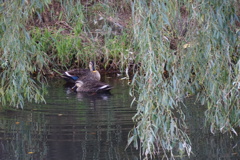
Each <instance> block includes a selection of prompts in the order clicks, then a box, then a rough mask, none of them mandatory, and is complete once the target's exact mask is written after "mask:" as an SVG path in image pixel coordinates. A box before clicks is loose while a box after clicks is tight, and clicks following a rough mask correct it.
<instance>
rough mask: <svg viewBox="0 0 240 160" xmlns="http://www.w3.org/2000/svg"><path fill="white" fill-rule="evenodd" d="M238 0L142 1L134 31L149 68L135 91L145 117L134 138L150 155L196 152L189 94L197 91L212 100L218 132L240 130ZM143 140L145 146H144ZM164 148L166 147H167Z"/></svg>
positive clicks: (210, 116)
mask: <svg viewBox="0 0 240 160" xmlns="http://www.w3.org/2000/svg"><path fill="white" fill-rule="evenodd" d="M237 6H239V3H237V1H234V0H231V1H224V0H220V1H182V2H180V1H179V2H177V1H173V0H170V1H167V0H162V1H156V0H153V1H145V0H139V1H134V3H133V6H132V9H133V13H134V36H135V40H136V42H137V43H138V46H139V48H140V51H139V54H138V56H139V57H140V58H138V59H139V63H141V68H140V70H139V72H138V73H136V74H135V77H134V79H133V82H132V85H133V89H132V92H131V94H133V95H134V94H135V93H137V94H138V97H137V98H136V102H137V114H136V115H135V116H134V120H135V121H136V122H137V125H136V127H134V128H133V130H132V132H131V133H130V135H129V143H131V142H133V143H134V145H135V147H138V146H139V145H140V150H141V152H142V154H143V155H144V156H145V158H147V157H152V156H154V155H156V154H158V153H162V154H163V155H164V156H165V157H167V158H170V157H171V158H174V152H173V150H175V149H177V150H178V151H179V153H180V154H184V153H187V155H189V156H190V153H191V152H192V147H194V146H191V142H190V140H189V137H188V135H187V134H186V129H187V125H186V123H185V115H184V113H183V111H182V107H184V104H183V105H181V103H183V99H184V98H185V97H186V96H187V95H195V94H197V100H198V101H200V102H201V103H202V104H207V110H206V112H205V115H206V123H207V124H209V125H210V130H211V132H212V133H215V132H217V131H221V132H223V133H224V132H227V131H232V133H235V134H237V133H236V131H235V130H234V127H237V126H239V125H240V121H239V110H240V104H239V102H240V101H239V95H240V94H239V92H240V79H239V75H240V73H239V71H240V61H239V26H237V25H236V23H237V21H238V23H239V19H238V18H239V17H238V16H237V14H236V11H237V8H236V7H237ZM138 139H140V144H139V145H138ZM161 151H162V152H161Z"/></svg>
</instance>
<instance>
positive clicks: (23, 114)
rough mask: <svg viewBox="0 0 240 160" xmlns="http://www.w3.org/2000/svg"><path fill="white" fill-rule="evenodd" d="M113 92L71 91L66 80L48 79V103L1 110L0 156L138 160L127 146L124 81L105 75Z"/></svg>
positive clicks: (131, 111) (12, 158)
mask: <svg viewBox="0 0 240 160" xmlns="http://www.w3.org/2000/svg"><path fill="white" fill-rule="evenodd" d="M105 81H107V82H109V83H110V84H111V85H112V86H113V87H114V88H113V89H112V91H111V94H80V93H75V92H72V91H71V89H69V88H67V87H66V86H63V85H64V83H65V82H64V81H54V80H52V81H50V84H49V86H50V87H49V94H48V95H47V96H46V101H47V104H41V105H36V104H28V105H27V106H26V107H25V108H24V110H22V111H18V112H13V111H9V112H7V113H1V114H0V159H1V160H17V159H23V160H27V159H33V160H38V159H39V160H42V159H43V160H45V159H46V160H48V159H51V160H55V159H56V160H79V159H81V160H84V159H87V160H88V159H89V160H91V159H96V160H98V159H99V160H111V159H112V160H117V159H119V160H123V159H138V156H139V153H138V151H136V150H135V149H134V148H132V147H129V148H128V149H127V150H125V147H126V145H127V136H128V132H129V130H131V129H132V128H133V122H132V117H133V115H134V114H135V112H136V110H135V109H134V108H130V104H131V101H132V98H131V97H130V96H129V87H128V85H127V81H126V80H120V79H118V78H111V79H109V78H106V80H105Z"/></svg>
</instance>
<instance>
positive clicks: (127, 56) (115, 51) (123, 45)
mask: <svg viewBox="0 0 240 160" xmlns="http://www.w3.org/2000/svg"><path fill="white" fill-rule="evenodd" d="M131 41H132V37H131V35H130V34H128V33H123V34H122V35H119V36H114V37H109V36H106V37H105V46H104V59H106V62H105V64H106V65H107V64H109V63H108V62H109V61H111V65H112V66H113V67H115V68H120V69H124V68H127V67H128V65H129V64H130V63H132V62H133V57H135V55H133V52H131V48H132V44H131ZM106 65H105V67H106Z"/></svg>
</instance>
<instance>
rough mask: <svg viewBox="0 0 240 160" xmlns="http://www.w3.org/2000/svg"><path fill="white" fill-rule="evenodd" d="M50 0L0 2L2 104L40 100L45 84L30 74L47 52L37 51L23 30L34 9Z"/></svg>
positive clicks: (39, 76)
mask: <svg viewBox="0 0 240 160" xmlns="http://www.w3.org/2000/svg"><path fill="white" fill-rule="evenodd" d="M49 2H50V0H41V1H40V0H31V1H22V0H8V1H2V2H1V6H0V13H1V14H0V23H1V28H0V37H1V41H0V55H1V68H0V69H1V71H0V76H1V83H0V102H1V104H2V106H13V107H16V108H22V107H23V105H24V101H25V100H28V101H35V102H42V101H44V98H43V88H44V86H43V85H42V84H41V83H38V82H40V79H41V74H39V75H38V77H37V78H36V80H34V79H32V78H31V76H30V74H31V73H34V72H36V71H37V70H41V68H42V67H43V66H44V64H45V60H46V59H47V56H46V55H45V53H42V52H41V51H39V50H38V49H37V48H36V46H35V45H34V43H33V42H32V41H31V37H30V35H29V33H28V31H27V30H26V23H27V21H28V18H29V17H31V14H32V13H33V12H37V11H40V10H41V9H42V8H43V7H44V6H45V5H47V4H48V3H49Z"/></svg>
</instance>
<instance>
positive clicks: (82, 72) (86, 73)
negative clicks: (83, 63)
mask: <svg viewBox="0 0 240 160" xmlns="http://www.w3.org/2000/svg"><path fill="white" fill-rule="evenodd" d="M61 77H62V78H63V79H64V80H66V81H67V82H69V83H75V82H76V81H77V80H83V81H87V80H96V81H100V79H101V75H100V73H99V72H98V71H97V70H96V69H95V65H94V62H93V61H90V62H89V69H82V68H79V69H73V70H69V71H65V72H64V73H63V75H62V76H61Z"/></svg>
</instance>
